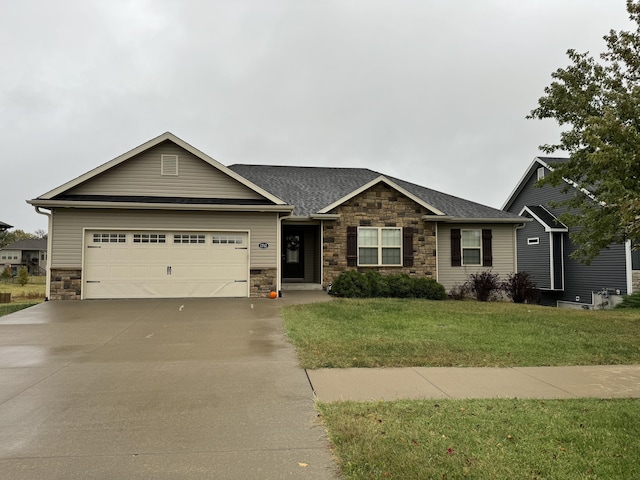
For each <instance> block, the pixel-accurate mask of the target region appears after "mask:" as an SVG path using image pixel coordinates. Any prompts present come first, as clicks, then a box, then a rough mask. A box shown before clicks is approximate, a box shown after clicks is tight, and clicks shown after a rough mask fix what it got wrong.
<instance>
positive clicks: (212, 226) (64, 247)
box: [51, 208, 279, 268]
mask: <svg viewBox="0 0 640 480" xmlns="http://www.w3.org/2000/svg"><path fill="white" fill-rule="evenodd" d="M83 228H88V229H113V230H136V229H143V230H146V229H154V230H157V231H158V232H161V231H167V230H191V231H200V230H238V231H247V230H248V231H249V235H250V240H251V242H250V250H249V253H250V256H251V259H250V267H251V268H275V267H276V265H277V264H276V262H277V261H278V258H279V256H278V252H277V244H276V234H277V229H278V218H277V214H276V213H251V212H246V213H245V212H238V213H230V212H195V211H184V212H172V211H164V210H143V211H135V210H94V209H72V208H70V209H55V210H54V212H53V229H52V232H51V237H52V238H51V242H52V247H51V248H52V252H51V267H52V268H81V267H82V238H83ZM263 242H264V243H268V244H269V247H268V248H259V247H258V244H260V243H263Z"/></svg>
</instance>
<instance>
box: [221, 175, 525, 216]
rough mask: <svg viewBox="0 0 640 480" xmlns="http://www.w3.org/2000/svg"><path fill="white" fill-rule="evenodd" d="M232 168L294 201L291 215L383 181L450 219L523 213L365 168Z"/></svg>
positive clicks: (314, 211)
mask: <svg viewBox="0 0 640 480" xmlns="http://www.w3.org/2000/svg"><path fill="white" fill-rule="evenodd" d="M229 168H230V169H232V170H233V171H235V172H237V173H239V174H240V175H242V176H244V177H246V178H248V179H249V180H251V181H252V182H254V183H256V184H258V185H260V186H261V187H262V188H264V189H265V190H268V191H270V192H271V193H273V194H274V195H277V196H278V197H280V198H282V199H284V200H285V201H287V203H289V204H290V205H294V206H295V209H294V211H293V215H294V216H296V217H310V216H312V215H318V214H320V215H322V214H323V213H321V212H327V211H329V210H330V209H331V208H330V207H333V206H335V205H338V204H340V203H341V202H344V201H346V200H347V199H349V198H352V197H353V196H355V195H357V194H358V192H361V191H363V190H366V189H367V188H369V187H370V186H371V185H374V184H376V183H379V182H381V181H383V182H384V183H386V184H387V185H389V186H391V187H392V188H394V189H396V190H397V191H399V192H401V193H403V194H405V195H406V196H408V197H409V198H412V199H413V200H415V201H416V202H417V203H419V204H420V205H423V206H425V208H427V209H428V210H430V211H432V212H434V218H436V219H437V218H439V219H442V220H450V221H471V220H474V221H493V222H514V223H516V222H522V220H523V219H522V217H519V216H517V215H514V214H512V213H509V212H503V211H501V210H498V209H495V208H491V207H488V206H486V205H481V204H479V203H476V202H472V201H469V200H464V199H462V198H458V197H455V196H453V195H448V194H446V193H442V192H438V191H436V190H432V189H430V188H426V187H422V186H420V185H416V184H415V183H411V182H407V181H404V180H400V179H398V178H394V177H390V176H387V175H383V174H382V173H379V172H376V171H373V170H370V169H368V168H335V167H291V166H272V165H231V166H230V167H229Z"/></svg>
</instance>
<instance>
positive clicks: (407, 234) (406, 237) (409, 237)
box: [402, 227, 413, 267]
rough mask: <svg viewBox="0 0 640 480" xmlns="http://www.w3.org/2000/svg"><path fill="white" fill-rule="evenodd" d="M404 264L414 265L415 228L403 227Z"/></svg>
mask: <svg viewBox="0 0 640 480" xmlns="http://www.w3.org/2000/svg"><path fill="white" fill-rule="evenodd" d="M402 266H403V267H413V228H412V227H405V228H403V229H402Z"/></svg>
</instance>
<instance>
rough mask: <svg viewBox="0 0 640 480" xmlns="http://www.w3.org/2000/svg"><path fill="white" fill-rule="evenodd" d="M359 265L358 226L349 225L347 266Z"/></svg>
mask: <svg viewBox="0 0 640 480" xmlns="http://www.w3.org/2000/svg"><path fill="white" fill-rule="evenodd" d="M357 265H358V227H347V266H349V267H355V266H357Z"/></svg>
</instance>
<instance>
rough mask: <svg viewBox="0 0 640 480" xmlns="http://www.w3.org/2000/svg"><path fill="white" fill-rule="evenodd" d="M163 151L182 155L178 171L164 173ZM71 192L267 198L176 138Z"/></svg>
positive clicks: (70, 191)
mask: <svg viewBox="0 0 640 480" xmlns="http://www.w3.org/2000/svg"><path fill="white" fill-rule="evenodd" d="M162 155H177V156H178V175H177V176H176V175H161V165H162V163H161V157H162ZM67 193H68V194H70V195H147V196H166V197H185V196H188V197H196V198H201V197H211V198H234V199H237V198H242V199H260V198H263V197H262V196H261V195H259V194H258V193H256V192H254V191H253V190H251V189H250V188H248V187H246V186H245V185H242V184H241V183H240V182H238V181H237V180H234V179H233V178H231V177H229V176H227V175H226V174H224V173H222V172H221V171H220V170H218V169H217V168H215V167H213V166H211V165H210V164H208V163H207V162H205V161H203V160H201V159H199V158H198V157H195V156H194V155H192V154H191V153H189V152H187V151H186V150H184V149H182V148H180V147H178V146H177V145H176V144H174V143H173V142H169V141H167V142H163V143H161V144H160V145H157V146H155V147H153V148H151V149H150V150H147V151H145V152H143V153H141V154H140V155H137V156H135V157H133V158H131V159H129V160H127V161H125V162H123V163H121V164H120V165H118V166H116V167H113V168H111V169H109V170H107V171H106V172H104V173H102V174H101V175H98V176H97V177H95V178H92V179H91V180H89V181H87V182H85V183H83V184H82V185H78V186H77V187H75V188H73V189H71V190H69V191H68V192H67Z"/></svg>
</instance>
